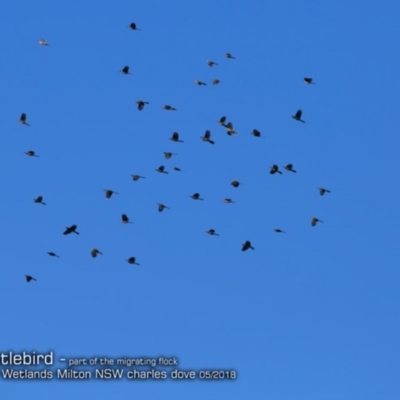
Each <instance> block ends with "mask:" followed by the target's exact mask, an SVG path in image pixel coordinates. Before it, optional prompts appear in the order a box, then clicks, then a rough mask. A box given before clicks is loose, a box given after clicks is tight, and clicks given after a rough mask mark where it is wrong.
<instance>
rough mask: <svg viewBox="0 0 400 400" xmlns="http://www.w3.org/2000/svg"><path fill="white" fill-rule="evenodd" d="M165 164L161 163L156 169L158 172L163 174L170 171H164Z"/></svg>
mask: <svg viewBox="0 0 400 400" xmlns="http://www.w3.org/2000/svg"><path fill="white" fill-rule="evenodd" d="M164 168H165V167H164V165H161V166H159V167H158V168H157V169H156V171H157V172H160V173H162V174H168V173H169V172H167V171H164Z"/></svg>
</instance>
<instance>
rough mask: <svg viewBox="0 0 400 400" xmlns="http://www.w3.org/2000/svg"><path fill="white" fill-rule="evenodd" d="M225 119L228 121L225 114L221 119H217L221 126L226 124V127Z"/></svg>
mask: <svg viewBox="0 0 400 400" xmlns="http://www.w3.org/2000/svg"><path fill="white" fill-rule="evenodd" d="M225 121H226V117H225V116H224V117H221V118H220V119H219V121H217V122H218V123H219V124H220V125H221V126H225V127H226V125H225Z"/></svg>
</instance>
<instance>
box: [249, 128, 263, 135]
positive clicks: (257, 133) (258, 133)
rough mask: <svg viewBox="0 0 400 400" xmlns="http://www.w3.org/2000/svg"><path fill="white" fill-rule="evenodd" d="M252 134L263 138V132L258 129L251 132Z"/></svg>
mask: <svg viewBox="0 0 400 400" xmlns="http://www.w3.org/2000/svg"><path fill="white" fill-rule="evenodd" d="M251 134H252V135H253V136H255V137H261V132H260V131H259V130H257V129H253V131H252V132H251Z"/></svg>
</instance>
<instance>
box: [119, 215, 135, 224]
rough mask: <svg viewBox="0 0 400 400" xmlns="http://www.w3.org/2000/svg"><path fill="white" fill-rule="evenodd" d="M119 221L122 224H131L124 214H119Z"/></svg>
mask: <svg viewBox="0 0 400 400" xmlns="http://www.w3.org/2000/svg"><path fill="white" fill-rule="evenodd" d="M121 222H122V223H123V224H133V222H129V218H128V216H127V215H126V214H122V215H121Z"/></svg>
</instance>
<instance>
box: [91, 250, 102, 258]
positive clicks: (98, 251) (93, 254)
mask: <svg viewBox="0 0 400 400" xmlns="http://www.w3.org/2000/svg"><path fill="white" fill-rule="evenodd" d="M98 254H101V255H103V253H102V252H101V251H100V250H98V249H92V251H91V252H90V255H91V256H92V257H93V258H96V257H97V255H98Z"/></svg>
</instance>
